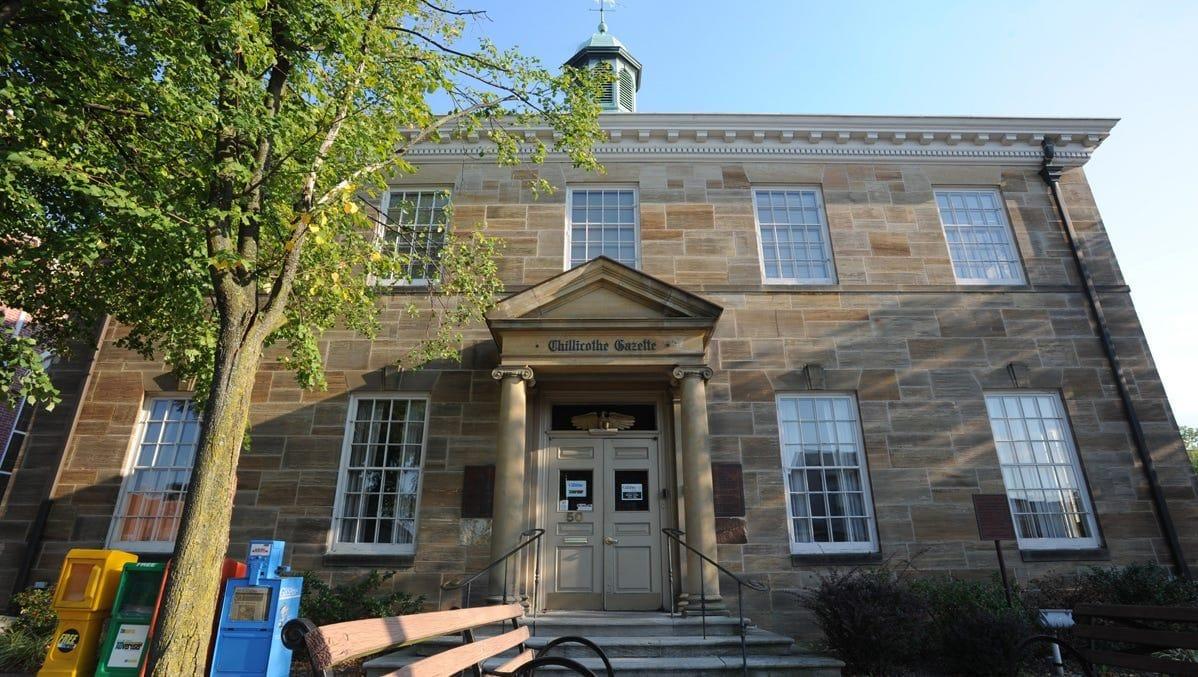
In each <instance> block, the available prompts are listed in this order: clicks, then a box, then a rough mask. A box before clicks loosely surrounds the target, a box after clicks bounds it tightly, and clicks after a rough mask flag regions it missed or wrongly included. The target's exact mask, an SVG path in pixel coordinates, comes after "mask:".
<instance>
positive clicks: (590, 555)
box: [0, 30, 1198, 629]
mask: <svg viewBox="0 0 1198 677" xmlns="http://www.w3.org/2000/svg"><path fill="white" fill-rule="evenodd" d="M599 62H605V63H609V64H611V65H612V67H613V69H614V71H615V73H616V76H617V77H616V79H615V82H614V83H613V87H612V89H611V91H610V92H608V93H607V94H606V96H607V97H608V102H609V108H610V109H611V111H610V112H609V113H607V114H605V115H604V117H603V120H602V124H603V127H604V128H605V129H606V131H607V135H608V139H607V141H606V142H605V143H603V144H602V145H601V146H599V147H598V148H597V149H596V150H597V153H598V156H599V158H600V160H601V161H602V162H603V164H604V166H605V167H606V170H607V171H606V173H605V174H602V175H600V174H588V173H583V172H580V171H577V170H574V169H572V168H571V166H570V164H569V163H568V162H566V161H564V160H563V159H562V158H560V157H551V158H550V159H549V161H548V162H546V163H545V164H544V165H543V166H536V167H531V166H526V167H522V168H517V169H512V168H504V167H497V166H495V165H494V164H492V163H488V162H486V161H481V160H478V159H477V155H478V150H479V148H480V147H482V144H483V143H484V142H482V141H479V140H477V139H469V138H467V139H460V140H448V139H447V140H445V141H444V142H441V143H436V144H426V145H424V146H421V147H419V148H418V149H417V150H416V151H415V153H414V157H413V160H414V162H415V163H416V164H417V165H418V166H419V167H420V172H419V174H418V175H416V176H414V177H410V178H405V179H403V180H402V181H397V182H396V183H395V184H394V185H393V186H392V190H391V192H390V193H388V194H387V195H385V196H384V197H383V199H382V204H381V205H379V209H380V210H381V213H383V214H386V215H387V218H388V219H389V220H390V222H391V223H393V224H398V225H399V227H400V228H402V229H406V231H407V232H411V233H413V234H417V235H420V234H423V235H429V234H430V233H435V232H436V227H437V225H438V224H440V223H443V222H446V223H447V224H448V226H449V228H450V229H451V230H453V231H456V232H464V231H468V230H470V229H473V228H477V227H480V226H481V224H484V223H485V224H486V227H487V230H488V233H489V234H490V235H493V236H499V237H502V238H503V239H504V240H505V241H506V248H505V249H504V250H503V259H502V266H501V268H502V278H503V280H504V282H505V283H506V286H507V295H506V296H505V297H504V298H503V299H501V300H500V301H499V302H498V305H497V306H496V307H495V309H494V310H493V311H492V312H491V313H490V316H489V318H488V321H487V323H486V325H485V326H477V327H473V328H471V329H470V330H469V331H467V333H466V340H465V345H464V350H463V354H462V359H461V362H460V363H438V364H434V365H431V366H430V367H429V368H427V369H424V370H421V371H416V372H399V371H397V370H396V369H395V368H394V366H393V365H394V362H395V360H396V358H397V357H398V356H399V355H401V354H402V353H404V352H405V351H406V350H407V349H409V348H410V347H411V346H413V345H414V344H415V343H416V342H417V341H419V339H420V338H421V336H422V335H423V332H424V326H423V325H422V324H421V323H419V322H413V321H412V320H410V319H407V318H406V316H405V313H404V312H403V309H404V308H405V307H407V306H408V305H409V304H412V303H415V304H417V305H420V306H422V307H425V308H427V303H428V296H427V294H426V289H425V287H424V286H422V285H420V284H415V285H398V286H394V287H391V288H388V289H386V290H385V291H384V292H383V293H382V295H381V300H380V303H381V304H382V307H383V314H382V322H383V329H382V331H381V333H380V335H379V337H378V338H377V339H376V340H373V341H370V340H366V339H364V338H363V337H361V336H358V335H356V334H354V333H353V332H349V331H330V332H328V333H327V334H326V335H325V336H324V337H323V340H322V347H323V349H324V351H325V358H326V363H327V367H328V381H329V388H328V390H327V391H322V392H305V391H302V390H301V389H300V388H299V387H298V386H297V384H296V382H295V380H294V379H293V378H292V376H291V374H290V373H288V372H287V371H286V370H284V369H283V368H282V366H281V364H280V363H279V361H278V356H277V355H268V356H267V358H266V360H265V362H264V364H263V365H262V369H261V372H260V373H259V375H258V379H257V383H256V387H255V390H254V396H253V397H254V407H253V412H252V425H253V428H252V445H251V446H250V447H249V449H247V450H246V452H245V453H244V455H243V456H242V460H241V466H240V469H239V473H238V490H237V496H236V508H235V513H234V518H233V519H234V522H233V530H232V544H231V546H230V551H231V554H232V555H234V556H239V555H242V554H244V552H245V547H246V542H247V540H248V539H250V538H255V537H274V538H279V539H284V540H286V541H287V543H288V548H289V557H290V561H291V564H292V566H293V568H294V569H295V570H314V571H318V572H322V573H323V574H324V575H326V576H327V577H329V578H330V579H348V578H351V577H355V576H358V575H360V574H361V573H362V572H363V571H365V570H368V569H371V568H377V569H397V570H398V571H399V574H398V575H397V576H396V578H395V579H394V580H395V582H396V585H397V586H400V587H402V588H403V589H407V590H411V591H414V592H418V593H421V594H423V595H425V596H426V599H427V601H428V604H429V605H430V606H431V607H448V606H451V605H454V604H458V603H460V601H461V597H460V593H459V592H457V591H446V590H442V588H441V586H442V584H444V583H446V582H448V581H451V580H454V579H457V578H459V577H461V576H463V574H467V573H471V572H473V571H476V570H478V569H480V568H482V567H483V566H485V565H486V564H487V563H488V562H490V561H491V560H492V559H493V558H495V557H497V556H499V555H501V554H503V553H504V552H506V551H507V550H508V549H510V548H512V547H514V546H515V545H516V544H517V543H518V542H519V541H520V540H521V534H522V533H524V532H526V530H529V529H533V528H542V529H545V530H546V534H545V536H544V539H543V542H542V548H543V549H542V555H543V556H542V560H543V563H542V567H541V568H542V571H541V576H540V581H539V586H537V589H536V595H535V599H533V600H532V601H531V602H532V603H533V604H535V605H536V606H537V607H538V608H539V609H607V610H657V609H669V608H671V607H672V606H673V605H674V604H675V603H676V602H677V601H678V600H679V599H681V600H682V601H683V603H684V604H685V605H687V607H688V608H689V610H690V611H691V612H692V613H693V612H694V611H695V609H696V607H700V606H703V607H706V608H708V609H709V610H721V609H724V608H726V607H729V606H732V607H735V601H736V594H735V593H736V590H735V586H734V585H733V584H732V581H731V579H730V578H728V577H726V576H717V574H716V571H715V570H714V569H713V568H712V567H705V568H703V569H702V571H701V572H700V570H699V569H700V568H699V567H698V566H696V563H697V560H696V559H694V558H693V557H692V558H689V560H688V559H687V558H681V561H680V558H679V556H678V552H677V549H676V548H675V547H673V546H671V545H669V541H668V540H667V539H665V538H664V537H663V535H662V533H661V530H662V529H665V528H678V529H681V530H682V531H684V532H685V536H684V537H683V538H684V539H685V540H686V542H687V543H689V544H690V545H692V546H694V547H695V548H697V549H698V550H699V551H701V552H703V553H706V554H707V555H709V556H711V557H712V558H714V559H716V560H718V561H719V562H720V563H721V564H722V565H723V566H725V567H727V568H728V569H729V570H730V571H733V572H743V573H744V574H746V575H747V577H749V578H752V579H757V580H762V581H764V582H766V583H768V585H769V587H770V591H769V592H755V591H752V590H750V591H747V592H746V595H745V605H746V608H747V610H748V612H749V614H750V615H751V616H752V617H753V618H754V620H755V621H757V622H758V623H760V624H763V625H768V626H771V627H774V628H779V629H793V628H795V627H797V626H796V625H795V624H796V623H798V622H800V620H801V614H800V613H799V609H798V605H797V603H796V602H795V600H794V597H793V596H790V595H786V594H784V593H785V592H786V591H795V590H800V589H802V588H804V587H806V586H809V585H810V584H812V583H813V582H814V581H815V580H816V579H817V577H818V576H820V575H821V574H824V573H826V572H827V571H829V570H830V568H832V567H838V566H850V565H851V566H856V565H871V564H875V563H878V562H882V561H884V560H887V559H890V558H893V559H897V560H911V561H912V562H914V563H915V566H916V567H917V568H918V569H919V570H920V571H922V572H943V573H947V574H952V575H958V576H979V577H989V576H991V575H992V574H993V573H994V571H995V568H996V559H995V551H994V546H993V544H992V543H989V542H983V541H980V540H979V539H978V532H977V526H976V523H975V516H974V510H973V504H972V499H971V497H972V496H973V495H975V494H1005V495H1006V496H1007V497H1008V503H1009V506H1010V508H1011V510H1012V512H1013V513H1014V521H1015V527H1016V530H1017V535H1018V538H1017V540H1013V541H1009V542H1006V543H1004V544H1003V549H1004V551H1005V554H1006V560H1007V562H1008V564H1009V566H1010V567H1011V568H1012V570H1013V571H1014V574H1015V575H1016V576H1017V577H1018V578H1020V579H1025V580H1026V579H1028V578H1031V577H1036V576H1039V575H1042V574H1044V573H1046V572H1048V571H1050V570H1063V569H1067V568H1070V567H1077V566H1080V565H1079V562H1084V563H1087V564H1090V563H1093V562H1109V563H1128V562H1134V561H1145V560H1148V561H1156V562H1160V563H1162V564H1165V565H1168V566H1172V567H1175V568H1176V567H1184V566H1186V562H1189V563H1191V564H1192V563H1193V562H1194V558H1195V557H1198V535H1196V534H1198V531H1196V530H1195V529H1194V528H1193V525H1194V524H1195V519H1196V518H1198V497H1196V487H1198V482H1196V480H1195V476H1194V473H1193V471H1192V469H1191V468H1190V466H1189V463H1188V462H1187V459H1186V455H1185V452H1184V451H1183V447H1182V442H1181V439H1180V437H1179V434H1178V430H1177V425H1176V422H1175V421H1174V419H1173V415H1172V412H1171V410H1170V407H1169V403H1168V401H1167V399H1166V397H1165V393H1164V390H1163V388H1162V386H1161V381H1160V377H1159V375H1158V374H1157V371H1156V368H1155V366H1154V364H1153V361H1152V357H1151V355H1150V354H1149V350H1148V346H1147V344H1146V342H1145V338H1144V333H1143V330H1142V329H1141V327H1140V324H1139V321H1138V319H1137V316H1136V313H1135V310H1134V308H1133V307H1132V303H1131V298H1130V296H1129V293H1128V288H1127V286H1126V284H1125V282H1124V279H1123V277H1122V275H1121V274H1120V271H1119V266H1118V264H1117V262H1116V260H1115V257H1114V255H1113V253H1112V251H1111V246H1110V242H1109V240H1108V238H1107V236H1106V232H1105V228H1104V224H1103V222H1102V219H1101V217H1100V215H1099V213H1098V210H1097V209H1096V207H1095V203H1094V198H1093V196H1092V194H1091V192H1090V188H1089V186H1088V184H1087V182H1086V178H1085V174H1084V172H1083V165H1085V163H1086V162H1087V161H1088V160H1089V158H1090V156H1091V154H1092V153H1093V152H1094V151H1095V150H1096V149H1097V148H1098V147H1099V146H1100V144H1101V143H1102V142H1103V140H1104V139H1105V138H1106V137H1107V135H1108V134H1109V132H1110V130H1111V128H1112V127H1113V126H1114V124H1115V121H1114V120H1106V119H1065V118H1052V119H1045V118H984V117H977V118H964V117H863V116H809V115H725V114H666V113H643V112H637V111H636V92H637V89H638V88H639V86H640V80H641V65H640V64H639V63H638V62H637V61H636V60H635V59H634V58H633V57H632V55H631V54H630V53H629V52H628V50H627V49H626V48H624V47H623V46H622V45H621V44H620V43H619V42H618V41H617V40H615V39H614V38H612V37H611V36H610V34H608V33H606V31H605V30H601V31H600V33H597V34H596V35H595V37H594V38H593V39H592V40H591V41H589V42H588V43H585V44H584V45H583V47H582V48H581V49H580V51H579V53H578V54H577V55H576V56H575V57H573V58H572V59H571V63H573V64H581V65H594V64H596V63H599ZM524 134H525V135H526V138H527V139H529V140H530V141H531V140H533V139H536V138H540V139H543V140H549V139H550V132H549V131H548V130H546V129H534V128H530V129H527V130H525V131H524ZM534 177H541V178H545V179H548V180H549V181H550V182H551V183H552V184H553V185H554V186H556V187H557V188H558V190H557V191H556V192H554V193H553V194H551V195H543V194H542V195H540V196H539V197H536V196H534V195H533V193H532V191H531V190H530V189H529V186H528V181H529V179H531V178H534ZM1054 187H1055V192H1054ZM450 204H451V205H452V213H451V215H449V214H450V213H449V212H447V211H446V210H445V207H446V206H447V205H450ZM1064 215H1067V217H1068V218H1067V220H1066V219H1064V218H1063V216H1064ZM418 239H419V238H418ZM429 239H431V241H432V244H431V245H430V246H434V247H435V246H437V244H436V241H437V238H436V237H431V238H425V240H429ZM422 241H424V240H422ZM1079 262H1080V263H1082V264H1084V270H1085V271H1086V274H1085V275H1083V274H1082V273H1081V272H1080V271H1081V270H1083V268H1081V267H1079ZM122 331H123V330H122V328H121V327H119V326H115V325H113V326H109V327H107V328H106V329H105V330H104V334H103V337H102V338H103V340H102V342H101V345H100V348H99V351H98V352H97V354H96V356H95V359H94V362H93V363H92V364H91V365H90V368H89V372H88V375H87V378H86V386H85V388H86V389H85V391H84V392H83V395H82V398H83V399H82V404H81V405H80V406H79V407H78V410H77V414H76V418H75V420H74V421H73V422H72V423H70V425H69V429H70V435H69V438H68V437H67V436H66V435H64V434H63V430H64V429H65V428H66V426H62V424H61V422H60V423H59V424H58V425H54V426H39V425H35V427H34V430H33V433H32V435H31V443H34V444H36V443H38V440H39V438H42V437H44V438H45V439H47V440H57V444H59V445H65V446H60V451H61V452H62V454H63V456H62V463H61V465H60V467H59V468H58V470H57V476H56V478H55V479H54V481H53V488H52V494H51V498H52V504H51V507H50V509H49V511H48V517H47V519H46V521H45V525H44V528H43V529H42V530H41V533H40V534H38V535H36V537H35V538H33V539H31V543H32V545H33V547H34V549H35V555H36V556H35V557H34V558H32V566H33V569H32V572H31V575H30V576H28V577H27V578H29V580H50V579H52V577H53V575H54V572H55V571H56V569H57V567H58V565H59V564H60V562H61V560H62V557H63V555H64V554H65V552H66V551H67V550H68V549H70V548H72V547H113V548H121V549H125V550H130V551H133V552H137V553H139V554H141V555H143V556H145V557H148V558H154V557H159V558H162V557H166V556H167V555H168V553H169V552H170V550H171V547H172V538H173V534H174V530H175V529H176V527H177V519H178V514H179V508H180V506H181V500H182V497H183V495H184V493H185V492H186V488H187V483H188V476H189V471H190V463H191V455H192V452H193V450H194V444H193V443H194V440H195V438H196V435H197V432H198V424H197V420H196V416H195V413H194V410H193V409H192V408H191V406H190V404H189V395H188V393H187V392H183V391H181V390H180V386H179V384H178V383H177V382H176V381H175V379H174V378H173V377H172V376H171V375H170V372H169V368H168V366H167V365H164V364H162V363H160V362H147V361H145V360H143V359H142V358H140V357H138V356H137V355H135V354H133V353H130V352H126V351H123V350H121V349H119V348H117V347H115V345H114V343H113V341H114V340H115V339H117V338H118V337H120V336H121V334H122ZM1108 345H1109V346H1111V348H1112V350H1113V352H1112V350H1108V347H1107V346H1108ZM1112 355H1115V356H1116V358H1117V360H1118V361H1119V370H1118V371H1116V370H1115V369H1114V368H1113V364H1114V363H1113V361H1112ZM79 381H80V382H83V379H79ZM1124 394H1126V400H1127V404H1130V405H1131V409H1130V410H1129V409H1128V408H1127V407H1126V406H1125V403H1124ZM1129 411H1131V412H1134V414H1133V415H1131V416H1129ZM47 444H49V443H47ZM23 471H24V470H23V468H18V470H17V475H16V477H15V478H14V486H19V485H20V483H21V481H22V479H21V473H22V472H23ZM14 493H15V492H14V491H13V490H10V492H9V495H8V496H7V497H6V498H5V499H4V500H5V501H6V502H7V503H6V504H5V505H4V506H2V507H0V510H4V509H7V510H12V506H11V505H9V504H10V503H11V502H12V501H13V495H14ZM1185 525H1189V526H1188V527H1186V526H1185ZM7 552H8V551H7V550H6V555H5V557H4V558H3V561H2V562H0V567H2V568H4V569H5V570H6V573H5V575H6V576H9V577H10V579H11V575H12V572H11V571H9V570H10V569H12V568H15V567H17V566H18V565H19V563H20V560H21V558H20V557H16V556H14V557H8V556H7ZM12 552H13V553H14V555H15V554H16V553H17V552H18V549H17V548H16V546H14V548H13V549H12ZM22 552H23V551H22ZM528 575H529V576H531V574H528ZM492 580H493V583H492V587H491V589H490V590H489V591H486V590H476V591H475V593H476V595H475V596H476V597H478V598H480V599H479V600H478V601H481V597H482V596H483V595H485V594H488V593H489V594H490V595H499V594H501V593H502V592H503V590H502V584H501V577H498V576H496V577H492ZM510 585H511V586H512V588H513V589H515V588H520V589H522V590H524V591H525V592H526V593H527V594H530V595H531V594H532V587H531V585H530V583H529V580H528V579H522V580H518V581H516V580H513V582H512V583H511V584H510ZM701 591H702V594H705V595H706V599H705V600H704V601H703V602H700V601H699V599H698V598H699V596H700V594H701Z"/></svg>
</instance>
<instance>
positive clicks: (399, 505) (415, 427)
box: [331, 395, 428, 554]
mask: <svg viewBox="0 0 1198 677" xmlns="http://www.w3.org/2000/svg"><path fill="white" fill-rule="evenodd" d="M427 423H428V401H427V400H426V399H424V398H422V397H412V396H385V395H375V396H370V397H357V398H354V400H353V401H352V402H351V403H350V409H349V420H348V421H347V423H346V438H345V443H344V449H343V451H342V459H341V473H340V477H339V478H338V490H337V505H336V506H335V507H334V513H333V514H334V517H333V543H332V546H331V551H332V552H349V553H353V552H370V553H397V554H410V553H413V552H415V547H416V510H417V503H418V498H419V496H420V475H421V464H422V461H423V459H424V441H425V436H426V434H427Z"/></svg>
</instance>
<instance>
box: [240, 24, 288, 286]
mask: <svg viewBox="0 0 1198 677" xmlns="http://www.w3.org/2000/svg"><path fill="white" fill-rule="evenodd" d="M267 8H268V9H267V11H268V12H269V4H268V5H267ZM270 36H271V42H272V43H273V46H274V51H275V62H274V65H273V66H271V69H270V79H269V80H268V81H267V83H266V110H267V113H268V115H269V117H270V118H275V117H277V116H278V114H279V110H280V108H281V107H282V105H283V86H284V85H285V84H286V82H287V77H288V75H290V73H291V60H290V59H288V58H287V56H286V55H285V52H284V48H283V44H282V43H283V41H284V38H285V35H284V27H283V25H282V24H281V23H280V22H279V21H277V20H275V19H272V20H271V22H270ZM271 147H272V143H271V134H270V130H269V129H267V130H264V131H262V132H261V136H259V138H258V150H257V152H256V153H255V154H254V173H253V174H252V175H251V176H250V181H249V184H250V185H251V186H253V188H251V189H249V190H247V191H246V194H247V195H248V198H249V199H248V201H247V205H246V211H248V212H250V213H251V214H252V216H250V218H248V219H246V220H245V221H244V222H243V223H242V224H241V227H240V232H239V233H238V242H237V249H238V251H239V252H240V254H241V255H242V256H243V257H244V258H246V259H247V260H249V261H251V262H255V261H256V260H257V258H258V236H259V232H260V228H261V223H260V220H259V218H258V211H259V209H260V207H261V206H262V177H263V176H264V175H265V174H266V173H267V171H269V168H270V164H271V163H270V152H271ZM250 265H251V268H256V266H255V265H254V264H253V263H251V264H250Z"/></svg>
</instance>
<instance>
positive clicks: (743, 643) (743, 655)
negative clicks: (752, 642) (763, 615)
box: [736, 581, 749, 675]
mask: <svg viewBox="0 0 1198 677" xmlns="http://www.w3.org/2000/svg"><path fill="white" fill-rule="evenodd" d="M736 610H737V612H739V614H740V672H741V674H743V675H748V674H749V646H748V638H747V637H746V636H745V635H746V634H747V633H746V632H745V586H743V585H741V584H740V581H737V582H736Z"/></svg>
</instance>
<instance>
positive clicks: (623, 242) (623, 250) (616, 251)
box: [567, 188, 640, 268]
mask: <svg viewBox="0 0 1198 677" xmlns="http://www.w3.org/2000/svg"><path fill="white" fill-rule="evenodd" d="M638 230H639V215H638V214H637V199H636V190H634V189H632V188H614V189H613V188H605V189H600V188H573V189H571V190H570V228H569V231H568V232H569V234H570V237H569V243H568V245H567V247H568V248H569V252H570V267H571V268H573V267H575V266H579V265H582V264H584V263H586V262H587V261H590V260H591V259H593V258H596V257H598V256H607V257H609V258H612V259H615V260H616V261H619V262H620V263H623V264H624V265H627V266H631V267H633V268H637V267H639V266H640V246H639V242H638V241H637V240H638Z"/></svg>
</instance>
